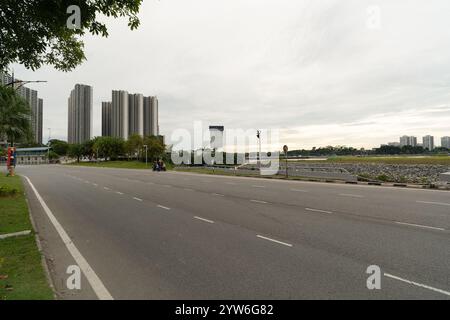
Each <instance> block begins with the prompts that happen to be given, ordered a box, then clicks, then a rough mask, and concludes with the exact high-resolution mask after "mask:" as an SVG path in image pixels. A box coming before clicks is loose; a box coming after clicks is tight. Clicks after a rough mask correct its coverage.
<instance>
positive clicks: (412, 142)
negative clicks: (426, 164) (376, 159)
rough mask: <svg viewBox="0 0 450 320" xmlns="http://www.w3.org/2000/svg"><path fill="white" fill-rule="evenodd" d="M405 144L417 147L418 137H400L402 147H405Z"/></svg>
mask: <svg viewBox="0 0 450 320" xmlns="http://www.w3.org/2000/svg"><path fill="white" fill-rule="evenodd" d="M405 146H411V147H416V146H417V137H413V136H403V137H400V147H405Z"/></svg>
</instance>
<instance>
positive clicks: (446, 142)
mask: <svg viewBox="0 0 450 320" xmlns="http://www.w3.org/2000/svg"><path fill="white" fill-rule="evenodd" d="M441 147H443V148H447V149H450V137H442V138H441Z"/></svg>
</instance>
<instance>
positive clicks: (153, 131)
mask: <svg viewBox="0 0 450 320" xmlns="http://www.w3.org/2000/svg"><path fill="white" fill-rule="evenodd" d="M144 135H146V136H159V105H158V98H157V97H144Z"/></svg>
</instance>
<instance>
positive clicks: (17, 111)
mask: <svg viewBox="0 0 450 320" xmlns="http://www.w3.org/2000/svg"><path fill="white" fill-rule="evenodd" d="M0 34H1V33H0ZM0 46H1V44H0ZM30 116H31V110H30V107H29V106H28V104H27V102H26V101H25V100H24V99H23V98H22V97H20V96H19V95H18V94H17V93H16V91H15V90H14V89H12V88H7V87H4V86H0V137H2V136H6V138H7V139H8V141H9V142H10V143H11V144H12V145H13V144H14V143H15V142H17V141H19V140H22V139H28V140H30V139H31V136H32V133H31V124H30Z"/></svg>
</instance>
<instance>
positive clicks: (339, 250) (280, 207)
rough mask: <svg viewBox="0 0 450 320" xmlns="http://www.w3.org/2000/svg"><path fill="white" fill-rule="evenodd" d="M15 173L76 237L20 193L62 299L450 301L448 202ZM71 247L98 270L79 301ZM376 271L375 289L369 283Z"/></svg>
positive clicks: (234, 181)
mask: <svg viewBox="0 0 450 320" xmlns="http://www.w3.org/2000/svg"><path fill="white" fill-rule="evenodd" d="M18 172H19V174H21V175H23V176H26V177H28V178H29V180H30V182H31V183H32V185H33V186H34V189H35V190H36V191H37V193H38V194H39V195H40V197H41V198H42V199H41V201H42V202H44V203H45V205H46V206H47V207H48V210H47V211H50V212H51V214H52V215H54V218H55V220H57V223H58V224H59V225H60V227H61V229H63V230H64V232H65V233H66V234H67V235H68V237H70V241H66V243H64V242H63V241H62V240H61V237H60V234H59V233H58V229H56V228H55V227H54V224H53V223H52V222H51V220H50V219H49V215H48V212H47V211H45V210H44V209H43V207H42V202H40V201H39V200H38V198H37V197H36V194H35V192H34V191H33V188H32V187H31V186H30V184H29V183H28V182H25V184H26V185H27V188H26V189H27V193H28V197H29V200H30V207H31V210H32V215H33V218H34V220H35V222H36V224H37V228H38V232H39V237H40V239H41V241H42V243H43V247H44V252H45V254H46V256H47V261H48V262H49V264H50V270H51V276H52V279H53V281H54V284H55V287H56V288H57V291H58V295H59V297H60V298H62V299H71V298H76V299H95V298H97V297H103V298H105V296H104V295H103V296H102V295H101V292H102V286H103V289H104V290H107V292H108V294H109V295H110V297H112V298H114V299H346V298H351V299H450V296H449V295H450V293H449V291H450V193H449V192H445V191H428V190H413V189H401V188H389V187H374V186H357V185H335V184H322V183H312V182H291V181H275V180H266V179H254V178H239V177H220V176H209V175H198V174H189V173H175V172H167V173H153V172H151V171H142V170H120V169H101V168H85V167H72V166H38V167H21V168H18ZM25 181H27V180H25ZM71 246H74V247H76V249H77V250H78V252H79V254H80V255H81V256H82V258H83V259H84V261H85V262H86V263H87V264H88V267H89V268H88V272H87V273H88V274H90V276H89V275H88V277H84V276H83V279H82V290H69V289H67V287H66V285H65V281H66V279H67V277H68V274H66V269H67V266H69V265H71V264H78V263H79V261H80V260H77V259H76V258H74V254H73V252H70V251H69V250H70V247H71ZM68 247H69V250H68V249H67V248H68ZM71 253H72V254H71ZM75 256H76V255H75ZM371 265H377V266H379V267H380V268H381V272H382V276H381V289H380V290H369V289H368V288H367V286H366V280H367V278H368V277H369V274H367V273H366V270H367V268H368V267H369V266H371ZM91 271H92V273H91ZM92 274H95V277H96V278H95V277H94V280H95V279H97V280H98V281H93V280H92V279H93V277H92ZM89 280H90V281H91V282H89ZM99 283H100V285H98V284H99ZM99 292H100V294H99ZM103 292H104V291H103Z"/></svg>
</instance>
